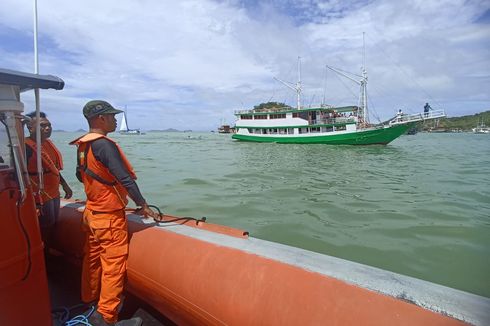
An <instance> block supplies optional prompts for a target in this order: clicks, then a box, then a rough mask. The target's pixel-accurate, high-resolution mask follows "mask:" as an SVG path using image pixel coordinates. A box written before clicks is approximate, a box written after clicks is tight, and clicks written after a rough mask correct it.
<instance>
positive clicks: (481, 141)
mask: <svg viewBox="0 0 490 326" xmlns="http://www.w3.org/2000/svg"><path fill="white" fill-rule="evenodd" d="M79 135H80V134H79V133H65V132H57V133H53V136H52V140H53V141H54V142H55V143H56V145H57V146H59V148H60V150H61V151H62V153H63V155H64V159H65V171H64V173H63V175H64V176H65V178H66V179H67V181H68V182H69V183H70V184H71V185H72V187H73V189H74V192H75V195H74V198H80V199H83V198H84V193H83V189H82V186H81V184H80V183H78V181H77V180H76V178H75V176H74V171H75V158H76V157H75V148H74V147H73V146H69V145H68V142H69V141H70V140H72V139H74V138H76V137H77V136H79ZM112 136H113V138H114V139H116V140H117V141H118V142H119V144H120V145H121V146H122V148H123V150H124V151H125V153H126V155H127V156H128V157H129V159H130V161H131V162H132V164H133V166H134V167H135V170H136V173H137V175H138V184H139V186H140V189H141V190H142V193H143V195H144V196H145V198H146V199H147V201H148V202H149V203H151V204H154V205H157V206H159V207H160V208H161V209H162V210H163V211H164V212H165V213H168V214H171V215H178V216H194V217H202V216H206V217H207V218H208V221H209V222H212V223H220V224H225V225H229V226H233V227H237V228H241V229H244V230H247V231H249V232H250V234H251V235H252V236H254V237H257V238H261V239H265V240H270V241H275V242H280V243H284V244H289V245H292V246H296V247H300V248H304V249H308V250H312V251H316V252H321V253H325V254H328V255H332V256H336V257H341V258H344V259H348V260H353V261H356V262H360V263H364V264H367V265H371V266H375V267H379V268H383V269H387V270H390V271H393V272H397V273H400V274H404V275H409V276H413V277H417V278H420V279H424V280H428V281H431V282H435V283H438V284H442V285H446V286H450V287H453V288H457V289H461V290H464V291H468V292H472V293H476V294H479V295H483V296H486V297H490V135H476V134H466V133H459V134H429V133H419V134H417V135H415V136H402V137H400V138H399V139H397V140H395V141H394V142H393V143H391V144H390V145H388V146H365V147H352V146H329V145H293V144H291V145H290V144H282V145H281V144H258V143H244V142H236V141H232V140H231V138H230V135H220V134H213V133H148V134H146V135H141V136H122V135H118V134H116V133H114V134H112Z"/></svg>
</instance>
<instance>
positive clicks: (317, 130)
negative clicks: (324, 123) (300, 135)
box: [310, 127, 320, 132]
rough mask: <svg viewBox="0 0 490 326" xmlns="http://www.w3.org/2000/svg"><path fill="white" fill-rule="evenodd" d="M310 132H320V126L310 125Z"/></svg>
mask: <svg viewBox="0 0 490 326" xmlns="http://www.w3.org/2000/svg"><path fill="white" fill-rule="evenodd" d="M310 132H320V127H312V128H310Z"/></svg>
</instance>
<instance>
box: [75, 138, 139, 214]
mask: <svg viewBox="0 0 490 326" xmlns="http://www.w3.org/2000/svg"><path fill="white" fill-rule="evenodd" d="M100 138H105V139H107V140H109V141H110V142H112V143H113V144H114V145H116V147H117V149H118V151H119V154H120V155H121V158H122V160H123V164H124V166H125V167H126V169H127V170H128V171H129V173H130V175H131V178H133V179H136V174H135V173H134V170H133V167H132V166H131V164H130V163H129V161H128V159H127V158H126V156H125V155H124V153H123V151H122V150H121V148H120V147H119V145H117V143H116V142H114V141H113V140H112V139H110V138H108V137H105V136H104V135H101V134H97V133H88V134H85V135H83V136H81V137H80V138H77V139H75V140H74V141H72V142H71V143H70V145H77V146H78V151H77V163H78V164H77V174H79V176H80V179H81V181H82V182H83V185H84V187H85V194H86V195H87V202H86V207H87V208H88V209H90V210H93V211H98V212H114V211H117V210H121V209H124V208H125V207H126V205H127V204H128V199H127V196H128V192H127V191H126V189H125V188H124V187H123V186H122V185H121V184H120V183H119V181H118V180H117V179H116V178H115V177H114V175H112V173H111V172H110V171H109V169H108V168H107V167H106V166H105V165H104V164H102V163H101V162H99V161H98V160H97V159H96V158H95V156H94V154H93V152H92V146H91V144H92V142H93V141H95V140H97V139H100Z"/></svg>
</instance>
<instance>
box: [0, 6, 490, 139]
mask: <svg viewBox="0 0 490 326" xmlns="http://www.w3.org/2000/svg"><path fill="white" fill-rule="evenodd" d="M33 3H34V1H33V0H2V5H1V6H0V68H6V69H13V70H19V71H24V72H34V50H33V49H34V45H33V43H34V41H33V39H34V32H33ZM37 6H38V52H39V73H40V74H49V75H55V76H58V77H60V78H62V79H63V80H64V81H65V88H64V89H63V90H61V91H55V90H42V91H41V110H42V111H44V112H46V113H47V115H48V117H49V119H50V120H51V122H52V124H53V128H54V129H63V130H68V131H74V130H78V129H87V124H86V121H85V119H84V118H83V116H82V114H81V112H82V108H83V106H84V104H85V103H86V102H87V101H89V100H93V99H102V100H106V101H108V102H110V103H111V104H112V105H113V106H115V107H117V108H121V109H124V108H126V110H127V114H128V122H129V127H130V128H141V129H143V130H154V129H167V128H175V129H178V130H193V131H211V130H215V129H216V128H217V127H218V126H219V125H221V124H224V123H226V124H234V121H235V116H234V112H235V111H236V110H243V109H250V108H253V106H254V105H258V104H260V103H263V102H268V101H275V102H284V103H286V104H288V105H291V106H296V93H295V92H294V91H293V90H291V89H289V88H287V87H285V86H284V85H283V84H281V83H280V82H278V81H277V80H276V79H274V78H278V79H281V80H283V81H286V82H289V83H292V84H294V83H296V82H297V81H298V61H299V62H300V67H301V69H300V71H301V84H302V105H305V106H309V105H319V104H321V103H325V104H329V105H333V106H342V105H357V104H358V98H359V86H358V85H357V84H356V83H354V82H353V81H351V80H349V79H346V78H344V77H341V76H340V75H338V74H336V73H334V72H333V71H331V70H328V69H326V65H329V66H333V67H335V68H338V69H341V70H342V71H346V72H350V73H354V74H356V75H359V74H360V72H361V68H362V66H363V64H364V65H365V68H366V71H367V73H368V98H369V101H368V111H369V115H370V120H371V122H377V121H383V120H386V119H388V118H390V117H392V116H394V115H395V113H396V112H397V111H398V109H402V110H403V111H404V112H407V113H418V112H421V111H422V110H423V106H424V104H425V102H429V103H430V105H431V106H432V108H434V109H444V110H445V111H446V113H447V115H448V116H450V117H454V116H462V115H468V114H475V113H478V112H482V111H486V110H490V1H488V0H482V1H479V0H473V1H464V0H449V1H446V0H411V1H408V0H398V1H392V0H371V1H370V0H367V1H360V0H352V1H342V0H326V1H315V0H297V1H288V0H283V1H279V0H269V1H267V0H264V1H257V0H251V1H240V0H228V1H225V0H223V1H219V0H179V1H175V0H173V1H167V0H132V1H130V0H104V1H100V0H98V1H94V0H84V1H66V0H38V5H37ZM363 35H364V42H363ZM363 44H364V45H363ZM363 53H364V55H363ZM298 57H300V60H298ZM355 78H356V79H359V78H358V77H355ZM21 98H22V101H23V102H24V104H25V110H26V112H29V111H32V110H34V104H33V103H34V96H33V91H29V92H25V93H23V94H22V95H21Z"/></svg>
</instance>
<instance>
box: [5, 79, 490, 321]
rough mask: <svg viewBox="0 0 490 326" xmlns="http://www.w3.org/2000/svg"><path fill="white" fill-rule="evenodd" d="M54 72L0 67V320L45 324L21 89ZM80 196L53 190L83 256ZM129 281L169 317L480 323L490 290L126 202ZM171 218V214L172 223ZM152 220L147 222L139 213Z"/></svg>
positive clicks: (61, 240) (66, 248)
mask: <svg viewBox="0 0 490 326" xmlns="http://www.w3.org/2000/svg"><path fill="white" fill-rule="evenodd" d="M29 88H55V89H61V88H63V81H62V80H60V79H59V78H56V77H52V76H39V75H34V74H25V73H19V72H12V71H6V70H0V121H1V124H0V156H1V157H2V163H1V165H0V205H1V207H2V211H1V218H0V227H1V230H3V236H2V237H0V247H1V248H2V249H1V250H0V325H41V326H44V325H52V320H51V315H50V297H49V292H48V286H47V281H46V269H45V265H44V255H43V250H42V248H43V246H42V243H41V238H40V232H39V226H38V223H37V216H36V211H35V206H34V199H33V196H32V190H31V188H30V185H29V183H28V180H27V178H26V176H27V174H26V169H25V159H24V157H23V155H22V153H23V149H22V146H23V132H22V126H21V115H20V113H21V112H22V108H23V105H22V102H20V92H21V91H22V90H26V89H29ZM83 205H84V204H83V202H76V201H65V200H63V201H62V208H61V212H60V219H59V222H58V224H57V228H56V232H55V239H54V246H55V249H56V250H57V251H58V252H59V253H61V254H63V257H65V258H66V259H67V260H68V261H76V260H78V259H80V257H81V255H82V251H81V250H82V245H83V232H81V229H80V220H81V214H82V211H83V208H84V206H83ZM127 217H128V220H129V223H128V224H129V231H130V234H131V236H130V248H129V260H128V272H127V276H128V291H129V292H130V293H132V294H134V295H136V296H137V297H139V298H141V299H142V300H144V301H146V302H147V303H148V304H149V305H151V307H153V308H154V309H156V310H157V311H159V312H160V313H162V314H163V315H165V316H167V317H168V318H169V319H170V320H171V321H173V322H174V323H176V324H178V325H326V324H332V325H353V324H359V323H362V324H365V325H463V324H475V325H488V324H489V321H490V299H489V298H485V297H481V296H478V295H474V294H470V293H466V292H463V291H459V290H455V289H450V288H447V287H444V286H440V285H436V284H433V283H429V282H425V281H422V280H417V279H414V278H410V277H406V276H402V275H399V274H395V273H391V272H388V271H384V270H380V269H377V268H372V267H369V266H365V265H361V264H357V263H353V262H349V261H345V260H342V259H338V258H334V257H331V256H327V255H323V254H318V253H314V252H310V251H307V250H302V249H298V248H294V247H290V246H285V245H281V244H277V243H272V242H268V241H264V240H260V239H256V238H253V237H251V236H249V234H248V233H247V232H245V231H242V230H237V229H233V228H229V227H226V226H222V225H215V224H210V223H207V222H204V221H195V220H190V219H188V218H187V219H186V218H184V219H179V220H177V219H176V218H175V217H173V216H165V220H166V221H167V222H169V223H159V224H156V223H154V222H152V221H147V220H142V219H141V218H140V217H139V216H136V215H134V214H132V213H131V212H130V211H128V214H127ZM172 221H173V222H172ZM148 222H150V223H148Z"/></svg>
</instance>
